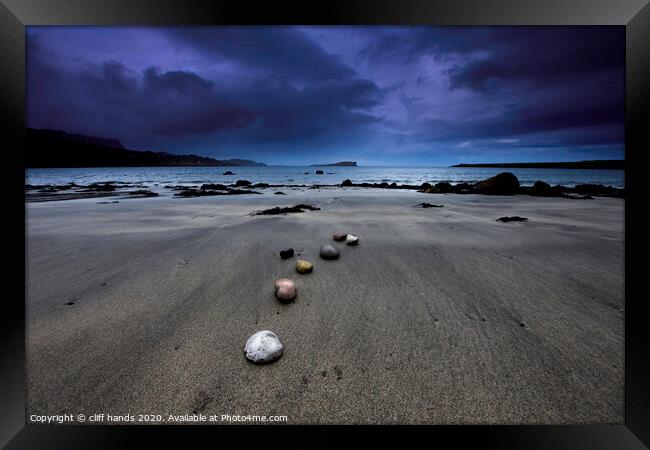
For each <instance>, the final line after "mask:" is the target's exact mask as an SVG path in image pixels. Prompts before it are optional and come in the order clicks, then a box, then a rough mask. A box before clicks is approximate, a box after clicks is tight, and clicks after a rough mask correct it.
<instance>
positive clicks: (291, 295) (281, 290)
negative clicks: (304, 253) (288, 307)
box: [274, 278, 298, 303]
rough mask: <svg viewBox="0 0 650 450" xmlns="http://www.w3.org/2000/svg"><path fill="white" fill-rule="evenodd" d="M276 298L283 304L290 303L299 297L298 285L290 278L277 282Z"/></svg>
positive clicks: (275, 284)
mask: <svg viewBox="0 0 650 450" xmlns="http://www.w3.org/2000/svg"><path fill="white" fill-rule="evenodd" d="M274 286H275V296H276V297H277V298H278V300H280V301H281V302H282V303H289V302H290V301H292V300H293V299H295V298H296V296H297V295H298V290H297V289H296V284H295V283H294V282H293V281H291V280H290V279H288V278H280V279H278V280H275V283H274Z"/></svg>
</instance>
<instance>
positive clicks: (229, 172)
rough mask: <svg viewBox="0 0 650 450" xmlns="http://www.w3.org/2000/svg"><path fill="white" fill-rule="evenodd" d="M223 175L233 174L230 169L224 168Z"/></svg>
mask: <svg viewBox="0 0 650 450" xmlns="http://www.w3.org/2000/svg"><path fill="white" fill-rule="evenodd" d="M223 175H234V173H232V172H231V171H230V170H226V171H225V172H224V173H223Z"/></svg>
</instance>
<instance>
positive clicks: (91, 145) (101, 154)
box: [25, 128, 264, 168]
mask: <svg viewBox="0 0 650 450" xmlns="http://www.w3.org/2000/svg"><path fill="white" fill-rule="evenodd" d="M25 150H26V153H25V157H26V158H25V159H26V166H27V167H34V168H36V167H41V168H46V167H156V166H227V167H235V166H260V165H261V166H263V165H264V164H262V163H258V162H255V161H250V160H246V159H228V160H218V159H214V158H208V157H205V156H198V155H175V154H172V153H166V152H152V151H138V150H129V149H125V148H124V147H123V146H122V143H121V142H120V141H119V140H117V139H105V138H98V137H94V136H84V135H81V134H70V133H66V132H64V131H58V130H37V129H33V128H27V129H25Z"/></svg>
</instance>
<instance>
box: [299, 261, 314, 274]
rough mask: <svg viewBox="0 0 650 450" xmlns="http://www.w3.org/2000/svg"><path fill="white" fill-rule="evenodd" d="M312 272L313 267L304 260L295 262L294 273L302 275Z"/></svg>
mask: <svg viewBox="0 0 650 450" xmlns="http://www.w3.org/2000/svg"><path fill="white" fill-rule="evenodd" d="M312 270H314V265H313V264H312V263H310V262H309V261H305V260H304V259H299V260H298V261H296V272H298V273H303V274H304V273H309V272H311V271H312Z"/></svg>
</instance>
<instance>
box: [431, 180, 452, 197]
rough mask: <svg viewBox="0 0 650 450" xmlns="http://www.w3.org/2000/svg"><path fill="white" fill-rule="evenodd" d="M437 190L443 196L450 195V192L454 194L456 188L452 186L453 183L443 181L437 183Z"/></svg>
mask: <svg viewBox="0 0 650 450" xmlns="http://www.w3.org/2000/svg"><path fill="white" fill-rule="evenodd" d="M435 188H436V189H437V190H438V192H439V193H441V194H448V193H450V192H454V187H453V186H452V185H451V183H449V182H447V181H441V182H440V183H436V184H435Z"/></svg>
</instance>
